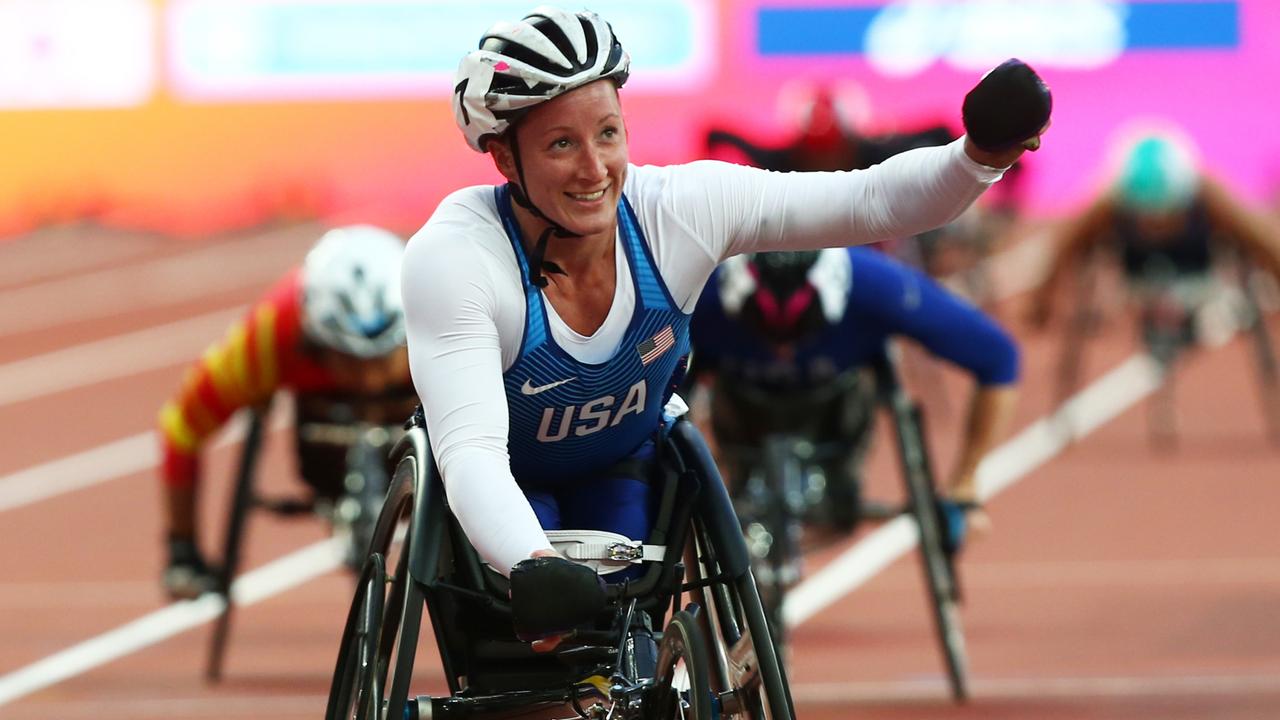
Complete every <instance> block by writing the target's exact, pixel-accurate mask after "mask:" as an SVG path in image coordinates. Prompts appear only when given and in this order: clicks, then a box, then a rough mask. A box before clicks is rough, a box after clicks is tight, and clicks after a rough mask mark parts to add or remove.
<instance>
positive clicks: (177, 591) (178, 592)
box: [163, 536, 218, 600]
mask: <svg viewBox="0 0 1280 720" xmlns="http://www.w3.org/2000/svg"><path fill="white" fill-rule="evenodd" d="M168 552H169V562H168V564H167V565H166V566H165V569H164V580H163V583H164V589H165V592H166V593H168V595H169V597H170V598H171V599H173V600H191V599H193V598H197V597H200V596H201V595H203V594H204V593H206V592H211V591H213V590H214V589H216V588H217V586H218V574H217V573H216V572H215V571H214V570H213V569H212V568H210V567H209V565H208V564H207V563H205V561H204V557H202V556H201V555H200V549H199V548H198V547H196V543H195V540H194V539H192V538H189V537H175V536H170V537H169V540H168Z"/></svg>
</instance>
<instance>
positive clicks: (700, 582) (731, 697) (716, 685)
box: [671, 422, 795, 720]
mask: <svg viewBox="0 0 1280 720" xmlns="http://www.w3.org/2000/svg"><path fill="white" fill-rule="evenodd" d="M671 442H672V445H673V449H674V450H675V453H676V455H677V456H678V457H679V458H680V459H681V461H682V464H683V465H684V467H686V468H687V469H688V470H690V471H692V472H693V473H694V474H695V475H696V476H697V477H698V478H699V479H700V482H701V487H700V490H699V493H698V498H697V500H696V501H695V503H696V507H697V511H696V512H695V513H694V516H693V518H692V522H691V526H690V531H689V533H688V534H687V536H686V537H685V538H684V557H683V562H684V567H685V573H686V578H685V579H686V581H687V584H686V586H685V592H686V593H687V594H688V596H689V598H690V599H691V600H692V601H693V602H694V603H696V604H697V605H698V606H699V607H700V608H701V609H702V610H703V612H701V613H699V614H698V618H697V619H698V621H699V624H700V625H701V626H702V630H703V632H704V633H705V634H706V635H705V636H706V637H707V638H708V639H709V643H708V646H707V647H708V650H709V654H710V660H711V673H710V679H711V687H712V690H713V691H715V692H716V693H717V696H718V697H719V699H720V714H721V715H722V716H739V717H748V718H752V719H753V720H757V719H758V720H763V719H764V718H766V717H768V718H770V719H771V720H791V719H792V718H794V717H795V705H794V704H793V703H792V700H791V690H790V688H789V687H788V686H787V676H786V671H785V669H784V668H783V666H782V661H781V660H780V656H779V655H778V653H777V650H776V648H775V647H774V644H773V641H772V639H771V634H770V631H769V620H768V617H767V616H766V614H765V611H764V606H763V605H762V603H761V602H760V593H759V590H758V589H757V587H756V581H755V578H754V577H753V576H752V573H751V562H750V553H749V552H748V550H747V546H746V541H745V540H744V539H743V537H742V533H741V526H740V525H739V523H738V518H737V516H736V515H735V514H734V511H733V505H732V503H730V501H729V497H728V493H727V492H726V490H725V485H724V481H723V480H722V479H721V477H720V472H719V470H718V469H717V468H716V465H715V461H714V459H713V458H712V457H711V451H710V450H709V449H708V448H707V445H706V442H705V441H704V440H703V439H702V436H701V435H700V434H699V433H698V430H697V428H695V427H694V426H693V424H692V423H689V422H678V423H676V424H675V426H674V427H673V428H672V431H671Z"/></svg>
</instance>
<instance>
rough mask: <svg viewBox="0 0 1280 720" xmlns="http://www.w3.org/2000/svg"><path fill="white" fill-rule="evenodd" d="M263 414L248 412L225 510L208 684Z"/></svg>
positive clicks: (219, 660) (249, 505)
mask: <svg viewBox="0 0 1280 720" xmlns="http://www.w3.org/2000/svg"><path fill="white" fill-rule="evenodd" d="M267 412H268V411H267V409H266V408H258V409H254V410H252V411H251V412H250V413H249V425H248V427H247V428H246V430H245V437H244V443H243V445H242V447H241V450H240V461H239V464H238V466H237V468H236V482H235V488H234V489H233V491H232V495H231V503H230V505H229V508H228V516H227V528H226V531H225V532H224V534H223V545H222V564H221V567H219V568H218V585H217V588H216V589H215V590H216V592H217V593H218V594H219V595H221V596H222V612H220V613H219V614H218V617H217V619H216V620H215V621H214V624H213V634H212V636H211V637H210V639H209V656H208V662H207V663H206V665H205V680H206V681H207V682H210V683H217V682H220V681H221V680H222V665H223V661H224V659H225V657H226V650H227V639H228V637H229V636H230V633H231V617H232V609H233V607H234V605H233V603H232V599H231V583H232V582H233V581H234V580H235V577H236V574H237V573H238V572H239V571H240V553H241V548H242V547H243V545H244V535H245V530H246V525H247V523H248V519H249V511H250V510H252V509H253V498H254V481H255V477H256V474H257V466H258V456H259V454H260V453H261V448H262V434H263V432H264V430H263V425H264V423H265V422H266V417H267Z"/></svg>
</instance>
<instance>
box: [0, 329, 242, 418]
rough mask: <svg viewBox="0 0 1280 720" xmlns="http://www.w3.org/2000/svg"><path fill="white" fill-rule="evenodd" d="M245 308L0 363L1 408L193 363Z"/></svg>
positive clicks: (175, 379)
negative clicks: (180, 364)
mask: <svg viewBox="0 0 1280 720" xmlns="http://www.w3.org/2000/svg"><path fill="white" fill-rule="evenodd" d="M243 312H244V308H242V307H236V308H223V309H222V310H218V311H215V312H211V313H206V314H204V315H197V316H196V317H191V318H186V319H184V320H178V321H177V322H171V323H166V324H164V325H157V326H155V327H150V328H147V329H145V330H138V331H136V332H131V333H125V334H123V335H114V336H112V337H109V338H106V339H104V340H96V341H94V342H88V343H83V344H81V345H75V346H72V347H69V348H63V349H61V350H55V351H53V352H48V353H45V354H43V355H36V356H34V357H28V358H23V359H22V360H15V361H13V362H10V363H6V364H4V365H0V407H3V406H5V405H9V404H12V403H17V402H23V401H25V400H32V399H35V398H38V397H42V396H45V395H52V394H54V393H59V392H65V391H67V390H74V389H76V388H82V387H85V386H87V385H93V384H95V383H100V382H105V381H107V380H115V379H117V378H122V377H128V376H130V375H137V374H139V373H143V372H146V371H148V370H156V369H159V368H164V367H169V366H171V365H176V364H179V363H185V362H193V361H194V360H195V359H196V358H197V357H199V355H200V351H201V350H202V349H204V348H205V347H207V346H208V345H209V343H211V342H213V341H214V340H216V339H218V338H220V337H222V335H223V333H224V332H225V331H226V329H227V327H228V326H229V325H230V324H231V323H232V321H234V320H235V319H236V318H238V317H239V316H240V315H241V314H242V313H243ZM177 385H178V379H177V378H176V377H175V378H174V387H175V388H176V387H177Z"/></svg>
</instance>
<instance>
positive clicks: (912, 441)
mask: <svg viewBox="0 0 1280 720" xmlns="http://www.w3.org/2000/svg"><path fill="white" fill-rule="evenodd" d="M877 381H878V382H879V384H880V386H881V391H882V393H883V394H884V395H883V397H884V400H885V402H886V403H887V405H888V407H889V411H890V412H891V413H892V414H893V421H894V427H895V430H896V435H897V440H898V455H899V460H900V461H901V464H902V472H903V476H904V477H905V480H906V485H907V494H908V502H909V504H910V507H911V514H912V516H913V517H914V518H915V521H916V526H917V527H918V528H919V531H920V545H919V547H920V564H921V565H922V566H923V569H924V576H925V583H926V585H927V586H928V591H929V606H930V611H931V614H932V615H933V621H934V622H933V625H934V630H935V631H936V634H937V637H938V644H939V646H940V648H941V650H942V655H943V660H944V662H945V665H946V671H947V682H948V685H949V686H950V688H951V696H952V698H954V699H955V700H956V701H957V702H964V701H966V700H967V699H968V698H969V680H968V678H969V661H968V651H967V650H966V648H965V641H964V630H963V627H962V626H961V623H960V602H959V601H960V588H959V583H958V582H957V580H956V574H955V565H954V562H953V560H954V558H953V556H952V554H951V553H949V552H947V550H946V548H945V546H944V544H943V540H942V527H941V524H940V523H939V521H938V511H937V506H938V498H937V494H936V491H935V490H934V482H933V471H932V468H931V467H930V463H929V452H928V447H927V446H926V445H925V439H924V427H923V418H922V416H921V413H920V408H919V406H917V405H916V404H915V403H914V402H912V400H911V399H910V398H909V397H908V396H907V394H906V392H904V391H903V389H902V387H901V385H900V384H898V381H897V376H896V374H895V373H894V369H893V365H892V360H890V359H889V358H888V357H885V358H883V359H882V360H881V362H880V363H879V364H878V366H877Z"/></svg>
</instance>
